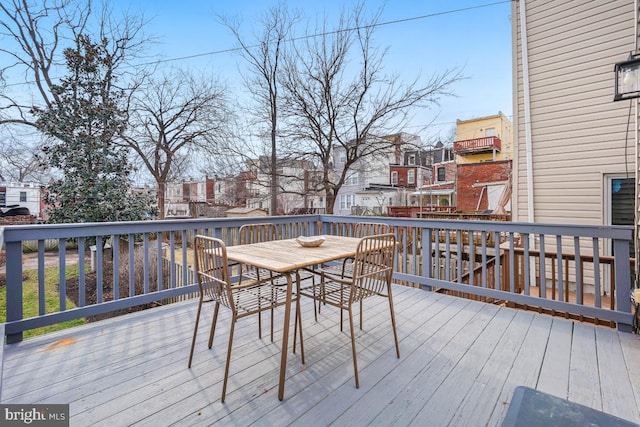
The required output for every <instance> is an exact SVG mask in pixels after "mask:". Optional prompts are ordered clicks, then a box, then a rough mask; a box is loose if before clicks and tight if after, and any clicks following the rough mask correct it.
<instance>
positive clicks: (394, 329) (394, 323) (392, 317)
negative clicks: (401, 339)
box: [387, 286, 400, 359]
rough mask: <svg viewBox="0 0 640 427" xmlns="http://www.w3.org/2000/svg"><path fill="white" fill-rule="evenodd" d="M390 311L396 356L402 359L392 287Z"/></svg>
mask: <svg viewBox="0 0 640 427" xmlns="http://www.w3.org/2000/svg"><path fill="white" fill-rule="evenodd" d="M387 297H388V298H389V311H390V313H391V326H392V327H393V339H394V340H395V342H396V356H397V357H398V359H400V346H399V345H398V333H397V332H396V315H395V312H394V310H393V297H392V296H391V286H389V293H388V295H387Z"/></svg>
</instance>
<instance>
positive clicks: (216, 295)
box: [193, 235, 234, 309]
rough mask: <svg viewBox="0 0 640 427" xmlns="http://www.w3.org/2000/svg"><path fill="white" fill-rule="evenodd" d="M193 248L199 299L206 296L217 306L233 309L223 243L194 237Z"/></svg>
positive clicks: (197, 236) (201, 236)
mask: <svg viewBox="0 0 640 427" xmlns="http://www.w3.org/2000/svg"><path fill="white" fill-rule="evenodd" d="M193 246H194V256H195V267H196V281H197V283H198V288H199V290H200V298H203V296H204V295H207V296H209V297H210V298H211V299H212V300H214V301H217V302H218V303H219V304H222V305H224V306H226V307H229V308H231V309H233V308H234V304H233V303H232V301H233V296H232V294H231V287H230V283H231V282H230V281H229V277H230V276H229V261H228V259H227V248H226V246H225V245H224V242H223V241H222V240H220V239H216V238H213V237H209V236H203V235H196V236H195V238H194V245H193Z"/></svg>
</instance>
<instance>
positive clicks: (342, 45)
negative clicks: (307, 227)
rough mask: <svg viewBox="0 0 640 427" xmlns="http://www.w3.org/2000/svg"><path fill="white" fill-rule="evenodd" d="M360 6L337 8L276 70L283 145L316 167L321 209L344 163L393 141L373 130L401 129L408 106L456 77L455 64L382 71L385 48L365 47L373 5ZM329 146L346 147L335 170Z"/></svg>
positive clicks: (340, 179)
mask: <svg viewBox="0 0 640 427" xmlns="http://www.w3.org/2000/svg"><path fill="white" fill-rule="evenodd" d="M363 6H364V4H359V5H357V6H355V7H354V8H353V10H352V11H351V12H349V13H346V12H343V13H342V14H341V16H340V19H339V22H338V24H337V27H336V28H334V29H330V28H328V26H327V24H326V23H323V24H322V27H321V28H317V29H315V30H314V31H313V33H314V34H317V36H313V37H311V36H310V37H306V38H303V39H299V42H298V43H297V46H296V48H295V55H291V56H290V57H288V59H287V62H286V71H285V72H284V73H282V75H283V76H284V77H283V82H282V83H283V88H284V89H285V92H286V102H285V103H284V104H283V105H285V106H286V108H287V111H286V115H287V117H288V130H289V136H290V137H291V138H290V140H291V141H292V142H293V144H292V145H291V146H290V147H288V149H289V152H290V153H291V155H293V156H295V157H297V158H307V159H311V160H312V161H313V163H315V164H317V165H319V167H320V168H321V170H322V175H323V179H322V185H323V189H324V192H325V194H326V204H327V213H333V207H334V204H335V200H336V196H337V194H338V191H339V190H340V188H341V187H342V185H343V184H344V182H345V179H346V177H347V176H348V174H349V173H350V169H351V168H352V167H355V166H357V165H363V164H366V160H367V158H370V157H372V156H376V155H378V154H379V153H381V152H385V151H388V149H389V147H390V146H392V144H393V141H390V140H386V139H382V138H378V137H377V136H383V135H387V134H388V133H396V132H398V131H399V130H401V129H402V128H403V126H404V125H405V124H406V123H407V121H408V118H409V116H408V115H409V114H410V113H411V112H413V111H415V110H416V109H419V108H429V107H433V106H436V105H437V104H438V100H439V98H440V97H442V96H445V95H450V94H451V93H450V90H449V88H450V87H451V85H452V84H453V83H454V82H456V81H457V80H459V79H460V78H461V75H460V74H459V73H458V72H456V71H455V70H446V71H444V72H442V73H440V74H435V75H433V76H432V77H430V78H429V79H427V80H423V79H421V78H416V79H415V80H413V81H412V82H409V83H404V82H402V81H401V80H400V78H399V77H398V76H397V75H388V74H385V73H384V70H383V65H384V58H385V54H386V50H379V49H377V48H376V47H375V46H374V45H373V35H374V32H375V29H376V27H377V26H376V24H377V23H378V20H379V17H380V13H381V10H379V11H378V12H377V13H376V14H375V15H373V16H372V18H370V19H365V17H364V15H363V10H364V8H363ZM336 146H341V147H343V149H344V151H345V153H346V159H345V164H344V169H342V171H340V172H339V173H334V170H333V150H334V147H336Z"/></svg>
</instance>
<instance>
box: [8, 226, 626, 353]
mask: <svg viewBox="0 0 640 427" xmlns="http://www.w3.org/2000/svg"><path fill="white" fill-rule="evenodd" d="M255 222H272V223H275V224H276V225H277V227H278V234H279V238H291V237H297V236H299V235H316V234H340V235H350V234H351V233H352V232H353V225H354V224H355V223H358V222H385V223H388V224H390V225H391V226H392V229H393V230H394V233H395V234H396V236H397V240H398V242H399V246H398V257H397V261H396V266H395V272H394V279H395V280H396V281H397V282H399V283H402V284H406V285H412V286H421V287H423V288H424V289H425V290H435V289H438V290H442V289H445V290H448V291H451V292H460V293H464V294H468V295H475V296H477V297H479V298H482V299H486V300H501V301H508V302H511V303H513V304H522V305H527V306H536V307H541V308H542V309H545V310H556V311H563V312H568V313H572V314H575V315H577V316H589V317H595V318H599V319H603V320H606V321H611V322H615V324H617V326H618V328H619V329H620V330H624V331H630V330H631V324H632V314H631V302H630V298H629V296H630V290H631V283H632V280H631V268H630V263H629V245H630V242H631V239H632V229H631V228H630V227H620V226H610V227H607V226H586V225H584V226H582V225H574V226H572V225H565V224H561V225H560V224H557V225H555V224H527V223H512V222H497V221H456V220H431V219H428V220H427V219H410V218H401V219H399V218H386V217H367V218H362V217H353V216H345V217H339V216H333V215H302V216H278V217H254V218H219V219H187V220H164V221H141V222H122V223H91V224H59V225H29V226H12V227H6V228H5V229H4V233H3V236H4V242H5V245H6V280H7V287H6V296H7V307H6V313H7V319H6V328H5V332H6V334H7V342H8V343H13V342H18V341H20V340H22V335H23V332H24V331H27V330H30V329H34V328H38V327H42V326H46V325H51V324H56V323H59V322H63V321H67V320H72V319H79V318H84V317H87V316H93V315H100V314H103V313H108V312H112V311H117V310H122V309H127V308H130V307H134V306H139V305H145V304H151V303H164V302H167V301H171V300H175V299H176V298H179V297H180V296H183V295H189V294H193V293H194V292H196V291H197V289H196V285H195V284H193V283H192V282H193V278H192V277H193V276H192V275H191V274H190V268H191V267H189V266H190V265H191V260H190V256H191V255H190V249H189V246H190V242H191V241H192V240H193V236H194V235H195V234H196V233H202V234H207V235H212V236H216V237H219V238H221V239H223V240H224V241H225V243H226V244H227V245H232V244H234V243H235V242H236V240H237V239H236V235H237V230H238V229H239V228H240V226H242V225H243V224H246V223H255ZM49 239H57V240H58V242H59V244H58V262H57V267H58V273H57V274H58V304H57V305H58V307H57V309H56V310H55V311H54V312H49V313H48V312H46V310H45V286H50V285H45V242H46V241H48V240H49ZM25 241H36V242H37V259H38V268H37V276H38V302H37V304H38V313H39V314H38V315H37V316H35V317H31V318H24V314H23V303H24V301H23V267H22V257H23V242H25ZM69 241H74V242H76V243H77V246H78V248H79V249H78V251H79V264H80V266H79V267H80V268H79V277H78V279H77V282H78V288H79V289H78V292H79V297H78V304H77V306H76V307H73V308H70V305H69V304H68V302H67V291H68V289H67V279H66V270H67V262H66V261H67V258H68V256H69V253H68V249H67V244H68V242H69ZM107 242H108V243H109V244H110V246H111V248H110V249H109V251H108V252H107V250H105V249H103V248H104V247H105V246H106V245H105V243H107ZM89 244H95V247H96V251H95V253H94V256H95V265H96V273H95V274H96V281H97V286H96V289H95V290H92V289H87V286H86V274H87V273H85V270H86V267H87V264H88V262H86V261H85V257H86V256H87V255H89V251H88V249H85V248H86V247H88V246H89ZM567 253H571V254H573V256H574V258H573V259H574V262H573V263H572V264H571V265H570V266H569V267H565V266H566V265H567V264H565V263H564V262H561V260H564V259H565V257H566V254H567ZM107 254H108V255H109V257H110V258H111V259H109V261H108V262H106V259H107ZM536 254H537V255H536ZM576 254H578V255H579V256H578V257H576ZM517 255H519V256H521V257H524V258H523V259H530V258H531V257H532V256H534V255H536V256H541V257H542V258H543V259H545V258H547V257H549V256H551V257H555V258H556V259H557V260H558V263H557V268H555V270H554V271H551V269H550V267H542V268H541V267H539V266H538V267H536V266H535V263H532V262H531V261H529V262H524V264H522V263H521V262H520V264H518V262H519V261H517ZM585 257H586V258H589V259H590V260H593V262H591V263H590V264H589V266H590V267H588V268H586V269H585V263H584V262H582V261H580V260H582V259H585ZM575 260H578V261H577V262H576V261H575ZM601 260H602V261H603V262H600V261H601ZM561 264H562V266H561ZM184 265H187V266H188V267H187V268H184ZM517 265H522V268H521V269H520V270H519V269H518V268H516V266H517ZM105 268H106V269H108V270H105ZM569 269H570V271H568V272H567V270H569ZM470 271H473V272H474V274H469V272H470ZM107 273H109V275H110V276H111V277H113V279H112V280H111V281H108V280H106V279H105V276H106V274H107ZM612 280H613V283H612V282H611V281H612ZM125 282H126V286H123V284H125ZM585 282H589V287H588V289H590V290H592V291H593V293H594V295H603V294H604V293H606V292H611V291H613V290H615V294H614V295H612V299H613V300H614V303H613V304H612V305H611V306H608V305H606V304H602V301H601V299H600V298H595V299H594V301H595V302H594V303H593V304H592V305H587V304H585V301H584V298H583V296H584V292H586V291H585V290H584V289H585V287H584V286H583V284H584V283H585ZM532 283H544V284H545V285H544V286H545V289H551V288H553V289H557V290H558V292H562V291H561V290H560V289H569V288H571V287H573V288H575V292H577V293H578V295H580V297H579V298H576V299H575V301H566V300H565V299H564V298H555V295H556V294H555V293H554V294H553V295H552V293H551V292H544V293H543V292H539V293H538V294H539V295H538V294H535V293H532V292H531V289H532ZM547 283H548V285H547ZM576 283H579V284H580V286H577V287H576V286H575V284H576ZM106 290H109V292H106ZM92 291H94V292H95V293H96V298H95V303H89V302H88V301H87V299H86V298H85V297H86V295H87V292H92Z"/></svg>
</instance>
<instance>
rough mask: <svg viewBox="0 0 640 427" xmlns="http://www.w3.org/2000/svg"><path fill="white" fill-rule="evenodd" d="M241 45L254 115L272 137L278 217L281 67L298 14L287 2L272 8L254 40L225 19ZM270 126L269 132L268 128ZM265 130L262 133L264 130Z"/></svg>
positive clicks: (273, 211)
mask: <svg viewBox="0 0 640 427" xmlns="http://www.w3.org/2000/svg"><path fill="white" fill-rule="evenodd" d="M222 21H223V23H224V24H225V25H226V26H227V27H228V28H229V29H230V30H231V32H232V33H233V35H234V36H235V38H236V40H237V41H238V44H239V45H240V52H241V55H242V57H243V58H244V59H245V60H246V61H247V63H248V64H249V70H250V71H249V73H248V74H247V75H245V76H243V78H244V82H245V86H246V88H247V89H248V91H249V92H250V93H251V94H252V96H253V100H254V102H255V108H253V110H252V111H253V114H254V117H255V119H256V121H255V122H254V123H253V124H254V125H257V126H258V129H259V131H258V132H259V133H260V134H267V135H269V142H270V153H269V156H270V160H271V162H270V177H271V179H270V191H269V192H270V195H271V203H270V214H271V215H276V214H277V201H278V184H277V181H278V172H277V165H276V164H277V161H278V121H279V116H280V112H279V107H280V106H279V104H280V80H279V74H280V71H281V70H280V67H281V61H282V57H283V55H284V51H285V47H286V42H287V40H288V38H289V37H290V36H291V33H292V28H293V25H294V24H295V23H296V22H297V21H298V14H291V13H290V12H289V10H288V9H287V7H286V6H285V4H284V3H280V4H279V5H277V6H274V7H272V8H271V9H269V11H267V12H266V13H265V14H264V15H263V16H262V17H261V18H260V19H259V28H260V30H259V31H260V32H259V33H256V34H254V37H253V41H248V40H245V38H244V37H243V36H242V35H241V34H240V24H239V22H237V21H231V20H229V19H225V18H222ZM264 126H267V127H268V129H264ZM260 128H262V130H260Z"/></svg>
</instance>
